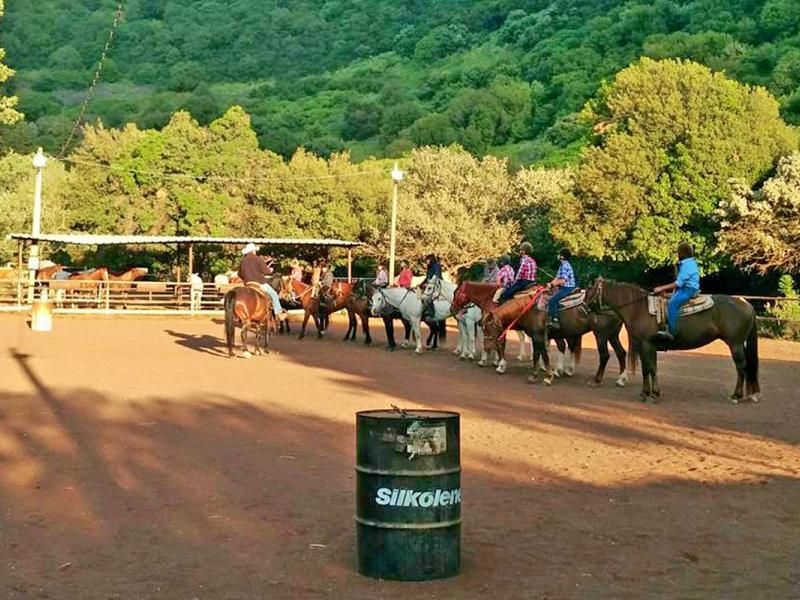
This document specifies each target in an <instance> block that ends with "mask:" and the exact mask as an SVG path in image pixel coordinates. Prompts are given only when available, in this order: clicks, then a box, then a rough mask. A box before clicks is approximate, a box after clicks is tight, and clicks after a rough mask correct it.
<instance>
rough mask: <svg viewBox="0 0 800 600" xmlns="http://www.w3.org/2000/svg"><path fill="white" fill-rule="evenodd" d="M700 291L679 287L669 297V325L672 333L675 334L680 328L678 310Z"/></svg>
mask: <svg viewBox="0 0 800 600" xmlns="http://www.w3.org/2000/svg"><path fill="white" fill-rule="evenodd" d="M698 291H699V290H693V289H691V288H678V289H676V290H675V292H674V293H673V294H672V296H670V297H669V302H667V326H668V327H669V332H670V333H671V334H672V335H675V333H676V332H677V330H678V311H680V309H681V306H683V305H684V304H686V303H687V302H688V301H689V300H691V299H692V298H694V297H695V296H696V295H697V292H698Z"/></svg>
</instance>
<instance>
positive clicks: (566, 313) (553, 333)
mask: <svg viewBox="0 0 800 600" xmlns="http://www.w3.org/2000/svg"><path fill="white" fill-rule="evenodd" d="M496 289H497V286H495V285H491V284H486V283H473V282H464V283H462V284H461V285H460V286H459V287H458V289H457V290H456V293H455V297H454V299H453V310H456V309H457V308H461V307H462V306H464V305H466V304H468V303H469V302H470V301H472V302H474V303H475V304H477V305H478V306H480V307H481V310H483V311H484V312H485V313H488V312H490V311H491V310H492V309H493V308H495V307H496V306H497V305H496V304H494V303H493V302H491V298H492V295H493V294H494V291H495V290H496ZM537 312H538V313H541V314H539V315H536V317H537V318H536V319H534V320H535V321H536V322H537V325H538V326H540V327H541V326H543V324H544V323H543V321H541V322H540V319H539V318H538V317H542V319H543V318H544V317H545V316H546V313H544V312H543V311H537ZM559 319H560V322H561V327H559V328H558V329H548V337H549V338H550V339H552V340H554V341H555V343H556V346H557V347H558V351H559V363H562V362H563V360H564V350H565V349H566V347H569V349H570V351H571V352H573V356H575V355H574V351H575V350H574V347H575V342H574V340H575V338H576V336H583V335H584V334H586V333H589V332H590V331H591V332H592V333H593V334H594V337H595V340H596V342H597V352H598V354H599V357H600V365H599V366H598V369H597V372H596V373H595V376H594V379H593V380H592V382H591V383H592V384H593V385H596V386H599V385H601V384H602V382H603V377H604V375H605V372H606V365H607V364H608V360H609V358H610V357H611V355H610V353H609V351H608V344H611V347H612V348H613V349H614V353H615V354H616V355H617V360H618V361H619V373H620V374H619V377H617V380H616V384H617V385H618V386H620V387H624V386H625V385H626V384H627V383H628V371H627V369H626V363H627V362H628V361H627V358H628V352H627V351H626V350H625V348H624V347H623V345H622V342H620V339H619V334H620V331H621V330H622V321H621V320H620V318H619V317H617V316H616V314H614V312H613V311H611V310H608V309H607V308H606V309H605V310H603V311H592V310H589V309H588V307H587V306H586V305H581V306H576V307H573V308H569V309H567V310H562V311H561V313H560V317H559ZM484 340H485V338H484ZM499 341H501V340H494V344H495V346H494V348H495V350H496V349H497V345H496V344H497V342H499ZM484 346H485V341H484ZM630 358H631V359H632V358H633V355H631V357H630ZM633 366H634V364H633V362H631V364H630V367H633ZM562 372H563V373H564V374H566V375H568V376H571V375H572V366H571V365H567V366H566V368H564V366H563V365H562V364H559V365H558V366H557V368H556V374H557V375H561V373H562Z"/></svg>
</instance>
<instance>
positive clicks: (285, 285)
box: [279, 275, 292, 298]
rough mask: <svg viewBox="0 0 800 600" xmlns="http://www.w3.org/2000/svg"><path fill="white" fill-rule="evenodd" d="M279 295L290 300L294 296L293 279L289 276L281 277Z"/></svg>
mask: <svg viewBox="0 0 800 600" xmlns="http://www.w3.org/2000/svg"><path fill="white" fill-rule="evenodd" d="M279 294H280V295H281V296H283V297H284V298H288V297H289V296H291V294H292V278H291V277H289V276H288V275H281V288H280V292H279Z"/></svg>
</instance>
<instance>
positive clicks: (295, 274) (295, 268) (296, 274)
mask: <svg viewBox="0 0 800 600" xmlns="http://www.w3.org/2000/svg"><path fill="white" fill-rule="evenodd" d="M289 265H290V266H291V267H292V272H291V275H290V277H291V278H292V279H294V280H295V281H299V282H302V281H303V269H302V268H301V267H300V261H299V260H297V259H296V258H293V259H292V262H291V263H289Z"/></svg>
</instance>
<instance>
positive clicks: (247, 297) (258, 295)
mask: <svg viewBox="0 0 800 600" xmlns="http://www.w3.org/2000/svg"><path fill="white" fill-rule="evenodd" d="M223 304H224V306H225V341H226V344H227V346H228V356H229V357H231V358H232V357H233V356H234V352H233V344H234V342H233V338H234V335H235V333H236V325H237V324H238V325H239V326H240V327H241V328H242V349H243V351H244V354H243V355H242V356H243V357H244V358H250V357H251V356H252V355H251V354H250V351H249V350H248V348H247V332H248V331H249V330H250V329H254V330H255V332H256V344H255V353H256V354H262V351H261V349H260V348H259V338H262V339H263V340H264V344H263V347H264V351H263V353H264V354H269V330H270V325H271V322H272V318H273V312H272V301H271V300H270V298H269V296H267V295H266V294H265V293H264V292H262V291H261V290H258V289H254V287H251V286H240V287H235V288H233V289H231V290H229V291H228V292H227V293H226V294H225V299H224V300H223Z"/></svg>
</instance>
